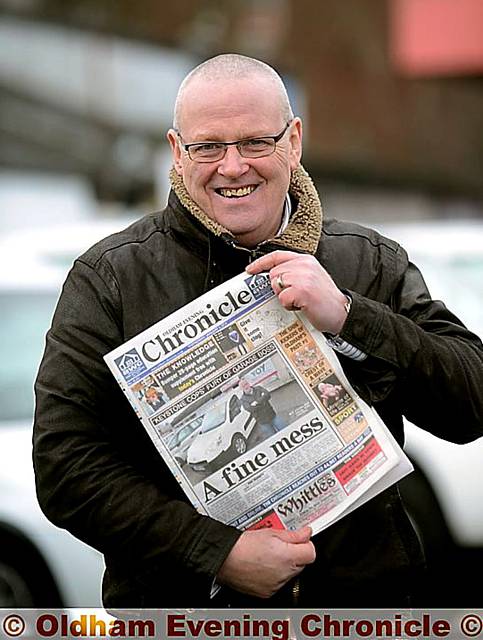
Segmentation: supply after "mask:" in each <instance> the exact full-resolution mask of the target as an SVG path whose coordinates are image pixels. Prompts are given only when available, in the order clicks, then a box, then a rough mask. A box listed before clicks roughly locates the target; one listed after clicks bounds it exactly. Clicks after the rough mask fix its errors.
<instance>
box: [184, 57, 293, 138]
mask: <svg viewBox="0 0 483 640" xmlns="http://www.w3.org/2000/svg"><path fill="white" fill-rule="evenodd" d="M229 80H230V81H239V80H258V81H261V82H263V83H264V84H265V85H270V87H271V89H272V91H273V95H274V96H275V99H276V100H278V101H279V103H280V113H281V117H282V120H283V121H285V122H289V121H290V120H292V118H293V117H294V116H293V111H292V107H291V106H290V101H289V99H288V95H287V90H286V89H285V86H284V84H283V82H282V79H281V77H280V76H279V75H278V73H277V72H276V71H275V70H274V69H272V67H270V66H269V65H268V64H265V63H264V62H261V61H260V60H256V59H255V58H248V57H247V56H242V55H239V54H235V53H226V54H222V55H219V56H216V57H214V58H210V59H209V60H206V61H205V62H202V63H201V64H200V65H198V66H197V67H195V68H194V69H193V70H192V71H191V72H190V73H189V74H188V75H187V76H186V78H185V79H184V80H183V82H182V83H181V86H180V88H179V91H178V95H177V98H176V103H175V108H174V119H173V128H174V129H176V130H180V129H181V127H182V119H183V107H184V102H185V100H186V99H187V98H188V99H189V94H190V89H193V88H194V86H195V85H199V84H206V85H209V84H210V83H219V82H225V81H229ZM267 88H268V87H267Z"/></svg>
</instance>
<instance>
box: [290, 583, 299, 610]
mask: <svg viewBox="0 0 483 640" xmlns="http://www.w3.org/2000/svg"><path fill="white" fill-rule="evenodd" d="M299 600H300V578H295V580H294V581H293V584H292V604H293V606H294V607H297V606H298V604H299Z"/></svg>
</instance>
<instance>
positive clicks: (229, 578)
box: [217, 527, 315, 598]
mask: <svg viewBox="0 0 483 640" xmlns="http://www.w3.org/2000/svg"><path fill="white" fill-rule="evenodd" d="M311 533H312V532H311V529H310V527H303V528H301V529H299V530H297V531H274V530H271V529H260V530H258V531H245V532H244V533H243V534H242V535H241V536H240V538H238V541H237V542H236V543H235V545H234V547H233V548H232V550H231V551H230V553H229V554H228V556H227V558H226V559H225V562H224V563H223V565H222V566H221V568H220V570H219V572H218V575H217V580H218V582H219V583H220V584H226V585H228V586H230V587H231V588H233V589H236V590H238V591H241V592H243V593H248V594H250V595H255V596H257V597H261V598H267V597H269V596H271V595H273V594H274V593H275V592H276V591H278V589H280V588H281V587H282V586H283V585H284V584H286V583H287V582H288V580H290V579H291V578H293V577H294V576H296V575H298V574H299V573H300V572H301V571H302V569H303V568H304V566H306V565H307V564H309V563H311V562H313V561H314V559H315V548H314V545H313V544H312V542H311V541H310V535H311Z"/></svg>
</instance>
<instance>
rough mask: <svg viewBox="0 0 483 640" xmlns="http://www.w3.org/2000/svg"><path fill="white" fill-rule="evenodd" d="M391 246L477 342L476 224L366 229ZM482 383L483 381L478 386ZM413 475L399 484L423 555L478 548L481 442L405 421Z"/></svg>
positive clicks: (479, 232)
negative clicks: (448, 437) (458, 440)
mask: <svg viewBox="0 0 483 640" xmlns="http://www.w3.org/2000/svg"><path fill="white" fill-rule="evenodd" d="M373 226H374V227H376V228H377V229H378V230H379V231H380V232H381V233H383V234H384V235H386V236H388V237H390V238H393V239H394V240H396V241H397V242H399V243H400V244H401V245H402V246H403V247H404V248H405V249H406V250H407V252H408V254H409V258H410V260H412V262H414V263H415V264H416V265H417V266H418V267H419V268H420V269H421V272H422V273H423V276H424V279H425V281H426V284H427V285H428V288H429V291H430V293H431V296H432V297H433V298H434V299H439V300H442V301H443V302H444V303H445V304H446V305H447V306H448V308H449V309H450V310H451V311H453V312H454V313H455V314H456V315H457V316H458V317H459V318H460V319H461V320H462V321H463V322H464V323H465V325H466V326H467V327H468V329H470V330H471V331H473V333H476V334H477V335H478V336H479V337H480V338H483V222H482V221H479V220H466V221H465V220H456V221H421V222H409V223H405V224H403V223H399V224H380V225H373ZM482 384H483V381H482ZM405 432H406V445H405V450H406V452H407V453H408V454H409V456H410V457H411V459H412V460H413V462H414V463H415V467H416V471H415V473H413V474H411V475H410V476H408V478H407V480H403V482H402V483H401V489H402V492H403V495H404V498H405V500H406V502H407V504H408V505H409V509H410V512H411V515H412V517H413V519H414V520H415V521H416V524H417V527H418V529H419V531H420V534H421V536H422V537H423V539H424V541H425V543H426V546H427V550H428V554H429V555H430V556H438V562H439V558H440V557H445V558H446V560H445V561H446V562H447V561H448V556H447V553H448V550H450V549H458V550H459V551H460V550H463V549H464V550H466V551H468V552H469V551H470V550H472V551H473V552H480V551H481V550H483V472H482V460H483V438H480V439H479V440H477V441H475V442H472V443H469V444H465V445H458V444H453V443H451V442H446V441H444V440H441V439H439V438H436V437H435V436H432V435H431V434H429V433H428V432H426V431H424V430H422V429H420V428H418V427H416V426H415V425H413V424H411V423H409V422H407V421H406V422H405Z"/></svg>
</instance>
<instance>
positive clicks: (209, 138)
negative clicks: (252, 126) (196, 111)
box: [191, 133, 273, 144]
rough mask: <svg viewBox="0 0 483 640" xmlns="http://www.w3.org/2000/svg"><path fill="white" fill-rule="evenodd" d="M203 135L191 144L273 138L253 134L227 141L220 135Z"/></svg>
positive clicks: (262, 134) (268, 135) (270, 135)
mask: <svg viewBox="0 0 483 640" xmlns="http://www.w3.org/2000/svg"><path fill="white" fill-rule="evenodd" d="M202 136H204V134H201V135H200V136H199V137H200V140H192V141H191V143H192V144H203V143H204V142H232V141H238V140H252V139H254V138H271V137H273V134H270V133H255V134H250V135H246V136H243V137H241V138H232V139H230V140H227V139H226V138H224V137H221V136H220V135H216V134H215V135H214V136H213V135H206V136H205V137H202Z"/></svg>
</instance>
